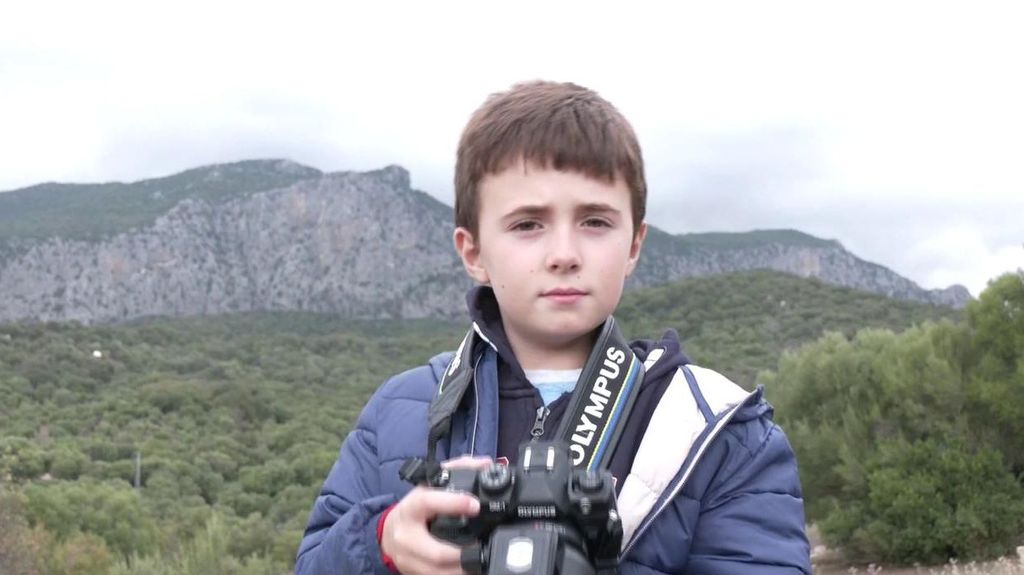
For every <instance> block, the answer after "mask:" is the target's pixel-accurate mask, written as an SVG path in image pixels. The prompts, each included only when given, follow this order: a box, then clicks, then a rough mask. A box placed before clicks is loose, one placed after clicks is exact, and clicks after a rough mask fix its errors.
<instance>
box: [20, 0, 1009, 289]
mask: <svg viewBox="0 0 1024 575" xmlns="http://www.w3.org/2000/svg"><path fill="white" fill-rule="evenodd" d="M370 4H371V3H370V2H360V3H358V4H357V3H352V5H349V4H348V3H345V2H338V1H334V2H322V3H321V2H302V1H292V2H288V3H284V2H279V3H275V4H263V3H259V2H252V1H249V2H222V1H218V2H192V1H181V0H179V1H177V2H159V3H157V2H141V1H135V2H123V3H114V2H102V1H90V2H70V1H69V2H46V1H36V2H32V3H28V2H21V3H9V4H8V5H6V6H5V7H4V8H3V10H2V11H0V190H10V189H14V188H19V187H24V186H27V185H31V184H35V183H39V182H43V181H63V182H95V181H111V180H121V181H132V180H138V179H144V178H150V177H156V176H163V175H168V174H171V173H174V172H177V171H180V170H183V169H187V168H191V167H195V166H198V165H205V164H211V163H217V162H225V161H234V160H240V159H249V158H265V157H275V158H276V157H286V158H291V159H293V160H296V161H298V162H300V163H304V164H308V165H311V166H314V167H317V168H320V169H322V170H327V171H335V170H364V169H373V168H378V167H381V166H384V165H386V164H392V163H397V164H401V165H403V166H405V167H407V168H408V169H409V170H410V171H411V173H412V181H413V185H414V186H415V187H417V188H419V189H422V190H424V191H427V192H429V193H431V194H433V195H434V196H436V197H437V198H439V199H441V200H442V201H444V202H446V203H448V204H451V202H452V183H451V180H452V170H453V165H454V152H455V146H456V143H457V140H458V136H459V133H460V131H461V129H462V127H463V125H464V123H465V121H466V119H467V118H468V116H469V115H470V113H472V111H473V110H474V109H475V108H476V106H478V105H479V104H480V103H481V102H482V101H483V99H484V98H485V97H486V96H487V94H489V93H491V92H494V91H497V90H501V89H504V88H506V87H508V86H509V85H510V84H512V83H514V82H516V81H519V80H524V79H534V78H545V79H555V80H568V81H574V82H577V83H581V84H584V85H587V86H589V87H592V88H594V89H596V90H597V91H599V92H600V93H601V94H602V95H603V96H605V97H606V98H608V99H609V100H611V101H612V102H613V103H614V104H615V105H616V106H617V107H618V108H619V109H620V110H621V111H622V112H623V113H624V114H625V115H626V116H627V118H629V119H630V120H631V121H632V123H633V124H634V127H635V128H636V130H637V132H638V134H639V137H640V140H641V145H642V146H643V150H644V155H645V159H646V162H647V173H648V185H649V188H650V198H649V206H648V213H649V218H648V221H649V222H651V223H652V224H654V225H656V226H658V227H661V228H663V229H665V230H667V231H670V232H674V233H686V232H701V231H746V230H751V229H767V228H796V229H799V230H802V231H805V232H808V233H811V234H814V235H816V236H820V237H824V238H830V239H837V240H839V241H840V242H842V243H843V244H844V245H845V246H846V247H847V248H848V249H850V250H852V251H853V252H854V253H856V254H857V255H859V256H860V257H862V258H865V259H867V260H870V261H874V262H878V263H881V264H883V265H885V266H888V267H890V268H892V269H894V270H895V271H897V272H898V273H901V274H903V275H906V276H908V277H910V278H911V279H913V280H914V281H916V282H918V283H919V284H921V285H922V286H924V287H928V288H935V287H945V286H947V285H949V284H952V283H960V284H964V285H966V286H967V287H968V288H969V289H970V290H971V292H972V293H974V294H975V295H977V294H978V293H979V291H980V290H981V289H983V288H984V286H985V284H986V281H987V280H988V279H990V278H992V277H994V276H996V275H998V274H1000V273H1002V272H1005V271H1010V270H1014V269H1016V268H1021V267H1024V110H1022V102H1024V71H1022V70H1024V33H1022V30H1024V8H1020V7H1018V6H1019V5H1020V4H1019V3H1016V2H1006V3H987V2H957V3H942V2H920V3H916V2H878V3H872V2H844V3H842V5H841V6H840V5H839V3H837V2H820V1H819V2H806V3H804V2H799V3H790V2H750V3H746V2H743V3H734V2H702V3H700V5H697V4H685V5H682V6H683V7H677V8H669V7H667V3H660V2H659V3H658V7H655V4H654V3H653V2H651V3H640V2H632V3H626V2H620V3H614V4H612V3H600V2H540V3H531V2H525V3H524V2H518V3H515V4H511V3H501V4H500V5H501V6H502V7H501V8H489V7H484V6H482V4H485V3H483V2H472V3H471V2H449V3H442V2H409V3H395V2H373V3H372V7H371V6H369V5H370ZM493 4H494V5H495V6H497V5H498V3H493ZM645 6H646V7H645Z"/></svg>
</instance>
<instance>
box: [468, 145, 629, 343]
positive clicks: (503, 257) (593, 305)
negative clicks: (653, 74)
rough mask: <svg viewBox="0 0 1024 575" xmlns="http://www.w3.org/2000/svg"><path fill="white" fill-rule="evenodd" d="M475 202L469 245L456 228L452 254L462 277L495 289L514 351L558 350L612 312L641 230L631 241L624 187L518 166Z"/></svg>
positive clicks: (484, 187)
mask: <svg viewBox="0 0 1024 575" xmlns="http://www.w3.org/2000/svg"><path fill="white" fill-rule="evenodd" d="M479 194H480V197H479V199H478V205H479V214H478V221H479V229H478V233H477V237H476V238H474V237H473V236H472V235H471V234H470V233H469V231H468V230H466V229H464V228H459V229H457V230H456V232H455V245H456V249H457V250H458V252H459V254H460V255H461V256H462V259H463V263H464V264H465V266H466V270H467V272H468V273H469V275H470V276H472V277H473V279H475V280H476V281H478V282H480V283H482V284H488V285H490V286H491V287H492V288H493V289H494V294H495V296H496V297H497V300H498V305H499V306H500V307H501V313H502V319H503V321H504V324H505V331H506V332H507V335H508V337H509V340H510V342H511V343H512V344H513V347H514V348H516V347H521V346H522V345H523V344H525V345H526V346H527V347H534V348H540V349H544V348H552V349H559V348H562V349H564V348H565V347H567V346H572V345H574V343H578V342H579V340H580V339H581V338H584V337H587V336H589V334H590V332H591V331H593V330H594V328H596V327H597V326H599V325H601V323H603V322H604V320H605V319H606V318H607V317H608V316H609V315H610V314H611V313H612V311H614V309H615V306H616V305H618V303H619V298H620V297H621V295H622V287H623V283H624V282H625V280H626V277H627V276H628V275H629V274H630V273H632V271H633V268H634V267H635V266H636V262H637V258H638V257H639V255H640V246H641V243H642V242H643V238H644V235H645V234H646V231H647V228H646V224H642V226H641V228H640V230H639V233H637V234H635V235H634V233H633V222H632V211H631V209H630V193H629V189H628V188H627V187H626V184H625V183H624V182H623V181H622V180H621V179H616V181H615V183H613V184H609V183H607V182H603V181H601V180H596V179H592V178H589V177H587V176H585V175H583V174H580V173H577V172H562V171H556V170H553V169H543V168H539V167H537V166H534V165H528V166H524V164H523V163H518V164H515V165H513V166H512V167H511V168H508V169H506V170H504V171H502V172H500V173H498V174H495V175H491V176H487V177H486V178H484V180H483V181H482V182H481V184H480V189H479ZM517 344H520V345H518V346H517ZM587 351H588V352H589V343H588V347H587ZM518 353H519V350H518V349H517V354H518ZM522 359H523V358H520V360H521V361H522Z"/></svg>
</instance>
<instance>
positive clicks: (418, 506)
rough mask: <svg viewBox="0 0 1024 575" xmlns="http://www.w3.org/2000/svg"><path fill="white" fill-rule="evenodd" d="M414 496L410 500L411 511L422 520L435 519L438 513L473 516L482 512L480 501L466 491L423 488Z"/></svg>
mask: <svg viewBox="0 0 1024 575" xmlns="http://www.w3.org/2000/svg"><path fill="white" fill-rule="evenodd" d="M414 497H415V499H414V500H413V501H411V502H410V503H412V504H413V505H412V509H410V511H411V512H412V513H414V514H415V515H416V516H417V517H418V518H419V519H422V520H429V519H433V518H434V517H437V516H438V515H469V516H473V515H476V514H477V513H479V512H480V502H479V501H477V499H476V497H473V496H471V495H467V494H465V493H455V492H452V491H441V490H439V489H423V490H421V491H419V492H418V493H417V494H416V495H415V496H414Z"/></svg>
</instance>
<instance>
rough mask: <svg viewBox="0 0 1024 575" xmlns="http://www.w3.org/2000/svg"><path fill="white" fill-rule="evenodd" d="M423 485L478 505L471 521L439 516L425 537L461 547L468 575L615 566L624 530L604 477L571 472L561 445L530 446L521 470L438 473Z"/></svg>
mask: <svg viewBox="0 0 1024 575" xmlns="http://www.w3.org/2000/svg"><path fill="white" fill-rule="evenodd" d="M428 484H429V485H431V486H433V487H437V488H441V489H446V490H449V491H460V492H466V493H469V494H471V495H474V496H475V497H477V499H479V500H480V513H479V515H477V516H476V517H453V516H442V517H438V518H437V519H435V520H434V521H433V522H432V523H431V526H430V531H431V533H432V534H433V535H434V536H435V537H437V538H439V539H443V540H446V541H449V542H451V543H454V544H456V545H459V546H462V547H463V554H462V566H463V569H465V570H466V571H467V572H469V573H488V574H494V575H506V574H509V575H512V574H521V573H560V574H563V575H575V574H577V573H579V574H589V573H595V572H596V571H597V570H603V569H609V568H614V567H615V566H616V565H617V564H618V554H619V549H620V547H621V544H622V522H621V519H620V518H619V514H618V511H617V509H616V504H615V482H614V479H613V478H612V475H611V474H610V473H608V472H607V471H588V470H585V469H573V467H572V462H571V459H570V453H569V446H568V444H566V443H564V442H542V441H532V442H529V443H524V444H523V445H521V446H520V448H519V465H518V466H515V467H507V466H504V465H500V464H495V465H492V466H491V467H490V468H488V469H484V470H480V471H477V470H470V469H443V470H440V471H439V472H438V473H436V474H435V475H434V477H432V478H430V479H429V480H428Z"/></svg>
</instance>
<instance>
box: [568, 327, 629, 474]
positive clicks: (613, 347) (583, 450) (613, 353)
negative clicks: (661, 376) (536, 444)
mask: <svg viewBox="0 0 1024 575" xmlns="http://www.w3.org/2000/svg"><path fill="white" fill-rule="evenodd" d="M643 379H644V366H643V362H642V361H640V359H639V358H638V357H637V356H636V354H635V353H633V350H632V348H630V347H629V343H628V342H626V340H625V338H623V337H622V333H621V332H620V331H619V327H618V326H617V325H616V324H615V319H614V318H612V317H609V318H608V321H606V322H605V323H604V326H602V328H601V332H600V334H599V335H598V336H597V341H596V342H595V343H594V349H593V350H592V351H591V352H590V357H589V358H587V363H586V364H584V366H583V372H582V373H580V379H579V381H577V382H576V389H575V390H574V391H573V393H572V398H571V399H570V400H569V401H570V403H569V407H568V409H567V410H566V414H565V416H564V417H563V418H562V424H561V425H560V426H559V428H558V435H557V437H559V438H561V439H563V440H565V441H566V442H567V443H568V444H569V450H570V452H571V456H572V463H573V465H575V466H576V467H582V468H584V469H589V470H592V471H596V470H605V469H607V468H608V463H609V462H610V460H611V457H612V453H614V451H615V446H616V445H617V444H618V442H619V438H620V437H621V435H622V428H623V427H624V426H625V423H626V420H627V419H629V412H630V411H631V410H632V409H633V403H634V402H635V401H636V395H637V392H638V391H639V390H640V385H641V384H642V383H643Z"/></svg>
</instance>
